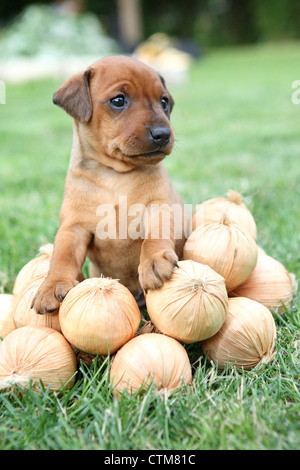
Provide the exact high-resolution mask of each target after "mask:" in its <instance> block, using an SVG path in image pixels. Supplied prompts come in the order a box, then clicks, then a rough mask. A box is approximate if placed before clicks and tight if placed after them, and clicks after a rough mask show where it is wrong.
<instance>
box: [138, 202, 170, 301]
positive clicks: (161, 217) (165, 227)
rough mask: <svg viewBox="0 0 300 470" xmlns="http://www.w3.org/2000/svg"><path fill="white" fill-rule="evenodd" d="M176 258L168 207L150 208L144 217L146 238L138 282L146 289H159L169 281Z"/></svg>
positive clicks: (142, 249) (142, 250)
mask: <svg viewBox="0 0 300 470" xmlns="http://www.w3.org/2000/svg"><path fill="white" fill-rule="evenodd" d="M177 262H178V256H177V254H176V252H175V242H174V217H173V213H172V211H171V210H170V208H169V206H167V205H165V206H164V207H162V206H160V208H159V209H157V208H155V207H153V206H151V207H149V208H148V211H147V215H146V237H145V240H144V241H143V244H142V248H141V257H140V265H139V268H138V271H139V281H140V284H141V287H142V288H143V289H144V290H145V291H146V292H147V290H148V289H157V288H158V287H161V286H162V285H163V283H164V281H166V280H167V279H170V277H171V275H172V272H173V270H174V267H175V266H177Z"/></svg>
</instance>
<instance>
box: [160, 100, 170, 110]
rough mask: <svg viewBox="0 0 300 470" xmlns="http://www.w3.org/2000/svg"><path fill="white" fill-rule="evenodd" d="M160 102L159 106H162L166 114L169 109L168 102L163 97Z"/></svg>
mask: <svg viewBox="0 0 300 470" xmlns="http://www.w3.org/2000/svg"><path fill="white" fill-rule="evenodd" d="M160 102H161V105H162V108H163V110H164V111H165V112H167V111H168V109H169V100H168V98H166V97H163V98H161V100H160Z"/></svg>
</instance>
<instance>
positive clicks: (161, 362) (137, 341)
mask: <svg viewBox="0 0 300 470" xmlns="http://www.w3.org/2000/svg"><path fill="white" fill-rule="evenodd" d="M110 381H111V384H112V386H113V387H114V389H113V394H114V395H115V396H119V395H120V394H121V393H123V392H124V391H125V390H126V391H127V392H128V393H130V394H133V393H136V392H137V391H145V390H147V389H148V387H149V385H150V384H151V383H152V381H153V383H154V387H155V389H156V390H161V389H165V390H167V391H168V392H172V391H174V390H176V389H178V388H180V387H182V386H183V385H184V384H186V385H187V384H189V383H190V382H191V381H192V370H191V364H190V361H189V358H188V355H187V352H186V350H185V349H184V347H183V346H182V345H181V344H180V343H179V342H178V341H177V340H175V339H174V338H170V337H168V336H165V335H162V334H159V333H145V334H141V335H139V336H136V337H135V338H133V339H131V340H130V341H129V342H127V343H126V344H125V345H124V346H122V348H121V349H119V351H118V352H117V353H116V355H115V357H114V359H113V363H112V366H111V370H110Z"/></svg>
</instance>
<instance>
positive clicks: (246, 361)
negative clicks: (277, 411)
mask: <svg viewBox="0 0 300 470" xmlns="http://www.w3.org/2000/svg"><path fill="white" fill-rule="evenodd" d="M275 338H276V326H275V322H274V319H273V316H272V314H271V312H270V310H268V309H267V308H266V307H265V306H264V305H262V304H260V303H259V302H256V301H254V300H251V299H247V298H245V297H236V298H230V299H229V301H228V313H227V317H226V320H225V322H224V324H223V326H222V328H221V329H220V330H219V331H218V332H217V333H216V334H215V335H214V336H213V337H211V338H209V339H207V340H205V341H203V342H202V343H201V345H202V349H203V352H204V353H207V357H208V359H209V360H210V361H213V362H214V363H215V364H217V366H218V368H219V369H224V368H226V366H227V365H228V364H232V365H234V366H236V367H243V368H244V369H247V370H250V369H252V368H253V367H255V366H256V365H258V364H260V363H261V364H262V363H269V362H272V361H273V359H274V357H275V350H274V348H275Z"/></svg>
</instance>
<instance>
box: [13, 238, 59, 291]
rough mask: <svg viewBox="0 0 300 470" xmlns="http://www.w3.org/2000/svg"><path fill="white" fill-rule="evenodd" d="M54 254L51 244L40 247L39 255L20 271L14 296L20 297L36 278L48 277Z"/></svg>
mask: <svg viewBox="0 0 300 470" xmlns="http://www.w3.org/2000/svg"><path fill="white" fill-rule="evenodd" d="M52 253H53V245H52V244H51V243H48V244H47V245H43V246H41V247H40V249H39V255H38V256H37V257H36V258H33V259H32V260H30V261H29V262H28V263H27V264H25V266H23V268H22V269H21V270H20V271H19V273H18V275H17V277H16V280H15V284H14V288H13V294H14V295H18V294H19V293H20V292H21V291H23V290H24V289H25V287H26V286H27V285H28V284H29V283H31V282H32V281H34V280H35V278H36V277H37V278H39V277H40V276H42V275H43V276H46V274H47V273H48V270H49V266H50V261H51V257H52Z"/></svg>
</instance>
